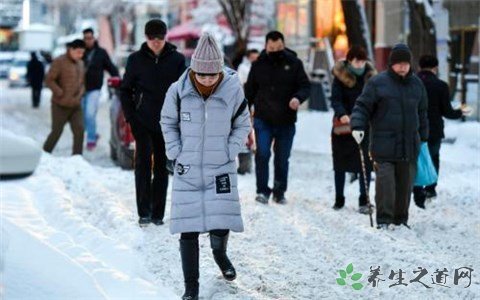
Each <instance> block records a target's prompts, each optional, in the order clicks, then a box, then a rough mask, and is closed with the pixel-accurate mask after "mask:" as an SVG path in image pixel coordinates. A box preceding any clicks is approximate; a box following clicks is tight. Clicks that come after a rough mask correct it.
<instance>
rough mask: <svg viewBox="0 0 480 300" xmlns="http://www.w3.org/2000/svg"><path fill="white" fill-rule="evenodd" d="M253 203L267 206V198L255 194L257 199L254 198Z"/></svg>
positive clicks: (263, 195) (260, 194)
mask: <svg viewBox="0 0 480 300" xmlns="http://www.w3.org/2000/svg"><path fill="white" fill-rule="evenodd" d="M255 201H257V202H259V203H262V204H268V196H267V195H265V194H262V193H259V194H257V197H255Z"/></svg>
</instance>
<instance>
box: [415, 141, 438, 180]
mask: <svg viewBox="0 0 480 300" xmlns="http://www.w3.org/2000/svg"><path fill="white" fill-rule="evenodd" d="M437 179H438V175H437V171H436V170H435V167H434V166H433V162H432V158H431V157H430V152H429V151H428V146H427V143H422V145H421V147H420V153H419V154H418V159H417V175H416V176H415V186H420V187H423V186H427V185H432V184H434V183H436V182H437Z"/></svg>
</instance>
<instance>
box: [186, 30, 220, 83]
mask: <svg viewBox="0 0 480 300" xmlns="http://www.w3.org/2000/svg"><path fill="white" fill-rule="evenodd" d="M190 67H191V68H192V70H193V71H194V72H195V73H204V74H216V73H220V72H222V69H223V55H222V51H220V48H218V45H217V43H216V42H215V39H214V38H213V36H212V35H211V34H209V33H204V34H203V35H202V37H201V38H200V40H199V41H198V44H197V48H195V51H194V52H193V55H192V60H191V63H190Z"/></svg>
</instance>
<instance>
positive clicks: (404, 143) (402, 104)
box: [400, 86, 407, 160]
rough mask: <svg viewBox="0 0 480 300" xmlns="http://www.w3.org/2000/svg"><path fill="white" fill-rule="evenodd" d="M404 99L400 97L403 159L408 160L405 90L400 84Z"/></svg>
mask: <svg viewBox="0 0 480 300" xmlns="http://www.w3.org/2000/svg"><path fill="white" fill-rule="evenodd" d="M400 89H401V91H402V92H401V95H402V99H400V103H401V107H402V160H407V151H406V150H407V149H406V148H407V143H406V140H405V138H406V133H405V91H404V89H403V88H402V86H400Z"/></svg>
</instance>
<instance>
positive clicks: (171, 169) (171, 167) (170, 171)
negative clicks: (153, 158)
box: [167, 159, 176, 175]
mask: <svg viewBox="0 0 480 300" xmlns="http://www.w3.org/2000/svg"><path fill="white" fill-rule="evenodd" d="M175 161H176V160H175V159H174V160H171V159H168V160H167V171H168V174H170V175H173V173H174V170H175Z"/></svg>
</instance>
